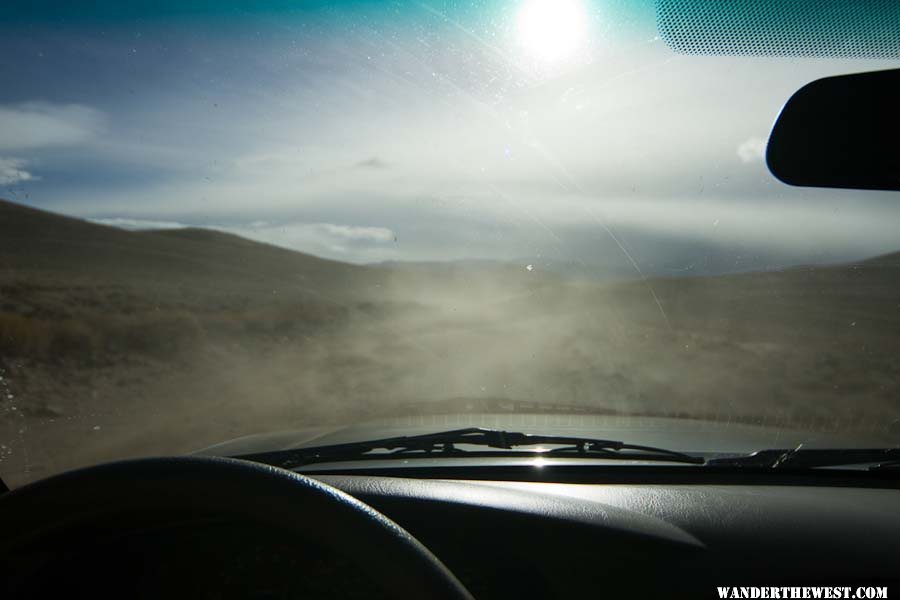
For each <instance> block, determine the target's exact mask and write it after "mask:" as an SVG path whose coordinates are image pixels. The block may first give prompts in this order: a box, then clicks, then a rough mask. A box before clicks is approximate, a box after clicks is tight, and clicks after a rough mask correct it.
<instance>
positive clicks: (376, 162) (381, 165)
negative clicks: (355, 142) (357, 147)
mask: <svg viewBox="0 0 900 600" xmlns="http://www.w3.org/2000/svg"><path fill="white" fill-rule="evenodd" d="M353 166H354V167H355V168H357V169H379V170H380V169H387V168H390V165H389V164H388V163H387V162H386V161H384V160H382V159H380V158H378V157H377V156H373V157H372V158H369V159H367V160H362V161H360V162H358V163H356V164H355V165H353Z"/></svg>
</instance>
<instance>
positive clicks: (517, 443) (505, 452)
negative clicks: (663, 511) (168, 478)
mask: <svg viewBox="0 0 900 600" xmlns="http://www.w3.org/2000/svg"><path fill="white" fill-rule="evenodd" d="M460 445H472V446H483V447H487V448H495V449H497V450H489V451H478V450H465V449H463V448H459V447H458V446H460ZM538 445H548V446H558V447H555V448H551V449H543V450H532V451H527V450H526V451H523V450H515V448H520V447H523V446H538ZM437 456H442V457H465V458H481V457H510V456H512V457H518V458H534V457H556V458H595V459H596V458H601V459H615V460H639V461H663V462H678V463H688V464H697V465H699V464H703V463H704V459H703V458H702V457H700V456H691V455H690V454H685V453H683V452H676V451H674V450H667V449H665V448H655V447H653V446H642V445H639V444H629V443H626V442H620V441H615V440H603V439H595V438H585V437H572V436H563V435H540V434H532V433H522V432H518V431H501V430H498V429H485V428H481V427H469V428H466V429H453V430H450V431H442V432H439V433H427V434H424V435H414V436H401V437H392V438H383V439H378V440H370V441H364V442H351V443H347V444H332V445H328V446H315V447H308V448H296V449H290V450H277V451H274V452H262V453H256V454H245V455H242V456H238V457H236V458H242V459H245V460H251V461H255V462H261V463H265V464H270V465H275V466H279V467H284V468H295V467H300V466H303V465H308V464H313V463H321V462H332V461H350V460H354V461H355V460H385V459H391V458H403V459H408V458H435V457H437Z"/></svg>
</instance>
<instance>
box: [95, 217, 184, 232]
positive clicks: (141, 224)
mask: <svg viewBox="0 0 900 600" xmlns="http://www.w3.org/2000/svg"><path fill="white" fill-rule="evenodd" d="M89 221H91V222H92V223H97V224H98V225H109V226H111V227H118V228H119V229H128V230H130V231H135V230H141V229H183V228H185V227H189V226H188V225H185V224H184V223H177V222H175V221H154V220H150V219H126V218H111V219H89Z"/></svg>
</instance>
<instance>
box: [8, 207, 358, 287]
mask: <svg viewBox="0 0 900 600" xmlns="http://www.w3.org/2000/svg"><path fill="white" fill-rule="evenodd" d="M368 273H369V271H368V270H367V269H365V268H364V267H358V266H354V265H350V264H346V263H339V262H335V261H330V260H325V259H321V258H317V257H314V256H310V255H306V254H302V253H300V252H293V251H290V250H285V249H282V248H278V247H275V246H270V245H266V244H262V243H258V242H252V241H250V240H246V239H243V238H240V237H238V236H235V235H231V234H227V233H221V232H216V231H209V230H200V229H183V230H165V231H125V230H121V229H117V228H114V227H109V226H105V225H98V224H95V223H90V222H88V221H84V220H81V219H75V218H71V217H65V216H61V215H57V214H53V213H50V212H46V211H42V210H37V209H34V208H30V207H25V206H22V205H18V204H14V203H11V202H7V201H3V200H0V281H4V282H10V281H15V280H20V279H29V280H34V279H35V278H40V279H43V280H49V281H66V282H79V281H80V282H84V283H94V282H103V283H118V284H122V285H131V286H138V287H142V288H143V287H152V288H153V289H154V290H156V292H157V293H163V294H164V293H165V292H166V291H168V290H170V289H172V288H174V289H175V290H176V291H178V293H180V290H179V288H181V287H184V286H190V288H191V289H192V290H194V291H195V292H196V291H200V290H209V291H210V292H212V293H215V294H222V293H225V294H227V293H229V292H233V291H242V292H247V293H250V292H254V291H256V292H259V293H262V294H268V295H271V294H272V292H273V291H275V292H276V294H277V293H278V292H279V291H280V292H281V293H290V294H301V295H302V294H304V293H308V294H312V295H316V296H319V295H322V294H335V295H339V294H340V292H341V291H342V290H343V289H345V288H346V287H348V286H349V285H351V284H352V285H353V287H354V289H355V290H359V289H361V288H364V286H365V285H367V284H369V283H374V282H375V280H374V278H373V277H368Z"/></svg>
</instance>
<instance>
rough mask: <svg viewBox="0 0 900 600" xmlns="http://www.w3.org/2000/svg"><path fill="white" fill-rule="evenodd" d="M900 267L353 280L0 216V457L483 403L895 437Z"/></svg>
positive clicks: (27, 459)
mask: <svg viewBox="0 0 900 600" xmlns="http://www.w3.org/2000/svg"><path fill="white" fill-rule="evenodd" d="M898 258H900V254H892V255H888V256H882V257H876V258H873V259H871V260H868V261H861V262H857V263H854V264H849V265H834V266H817V267H803V268H794V269H786V270H782V271H771V272H751V273H742V274H733V275H721V276H714V277H681V278H679V277H666V278H655V279H648V280H646V281H644V280H627V281H607V282H603V281H597V280H592V279H590V278H585V277H579V276H573V277H566V276H565V275H564V274H563V273H561V272H553V271H552V270H550V269H544V268H541V266H540V265H536V268H534V269H531V270H529V269H527V268H525V266H523V265H521V264H512V263H498V262H493V261H461V262H458V263H440V264H435V263H417V264H404V263H394V264H387V265H370V266H357V265H350V264H345V263H340V262H335V261H329V260H324V259H320V258H317V257H314V256H310V255H306V254H303V253H299V252H293V251H290V250H285V249H281V248H276V247H273V246H269V245H266V244H260V243H257V242H252V241H249V240H245V239H242V238H240V237H237V236H233V235H230V234H225V233H221V232H217V231H208V230H199V229H180V230H165V231H142V232H135V231H124V230H119V229H114V228H111V227H107V226H101V225H96V224H92V223H88V222H85V221H81V220H78V219H72V218H68V217H62V216H59V215H54V214H51V213H47V212H43V211H38V210H34V209H29V208H25V207H21V206H18V205H14V204H11V203H6V202H2V203H0V378H2V379H0V392H2V393H5V394H6V396H7V397H6V399H4V397H3V395H2V394H0V425H3V424H8V425H9V427H4V428H3V429H0V431H5V432H7V434H8V435H7V437H8V439H5V440H2V441H3V443H4V444H6V445H7V446H10V447H12V445H18V446H17V447H21V450H23V451H21V452H18V453H17V454H15V458H12V459H10V458H7V459H6V462H5V463H4V464H6V465H8V466H9V468H10V469H13V470H15V469H19V470H21V469H26V470H27V471H28V472H30V473H31V474H33V475H34V476H38V475H42V474H47V473H49V472H52V471H53V470H56V469H60V468H66V467H70V466H74V465H77V464H84V463H86V462H93V461H96V460H106V459H110V458H119V457H122V456H126V455H132V456H136V455H143V454H148V453H171V452H181V451H189V450H192V449H197V448H200V447H202V446H204V445H206V444H211V443H214V442H218V441H221V440H223V439H226V438H230V437H235V436H237V435H241V434H249V433H254V432H259V431H271V430H273V429H290V428H295V427H305V426H309V425H310V424H316V423H318V424H323V423H330V424H348V423H357V422H359V421H362V420H365V419H368V418H374V417H380V416H386V415H398V414H401V415H405V416H415V415H416V414H418V413H433V412H436V411H437V412H440V411H451V412H452V411H454V410H456V409H457V407H458V409H459V410H460V411H465V410H468V409H467V408H466V407H469V406H480V405H485V406H486V405H490V406H494V407H500V408H498V410H500V409H503V410H506V408H508V407H511V408H509V409H510V410H518V409H517V408H516V407H532V408H533V407H541V408H542V409H546V410H547V411H553V410H555V408H554V407H560V408H562V407H564V408H565V410H566V411H567V414H569V415H572V414H580V413H598V414H625V415H657V416H678V417H695V418H705V419H711V420H717V421H740V422H746V423H754V424H760V425H766V426H768V427H771V428H773V431H776V432H777V431H779V430H780V429H781V428H795V429H796V428H799V429H802V430H807V431H810V432H816V433H815V435H827V434H828V432H845V431H847V430H857V431H864V432H871V433H872V435H876V434H879V433H880V434H888V433H890V432H891V431H893V430H892V429H891V428H892V427H896V426H895V425H892V423H894V422H895V421H897V420H898V418H900V335H898V333H897V332H898V331H900V277H898V274H900V263H898ZM478 400H484V401H485V402H487V404H485V403H484V402H482V403H480V404H479V402H478ZM488 401H489V402H488ZM897 422H900V421H897ZM95 428H99V429H95ZM19 431H25V432H27V435H26V434H21V435H19V434H16V435H11V434H9V432H19ZM98 431H99V432H102V434H99V433H98V434H95V433H93V432H98ZM811 435H813V434H812V433H811ZM10 436H11V437H10ZM774 443H777V440H773V444H774ZM10 461H13V462H10ZM15 461H19V462H15ZM23 461H24V462H23ZM4 476H6V473H4ZM13 480H15V479H14V478H13Z"/></svg>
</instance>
